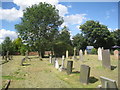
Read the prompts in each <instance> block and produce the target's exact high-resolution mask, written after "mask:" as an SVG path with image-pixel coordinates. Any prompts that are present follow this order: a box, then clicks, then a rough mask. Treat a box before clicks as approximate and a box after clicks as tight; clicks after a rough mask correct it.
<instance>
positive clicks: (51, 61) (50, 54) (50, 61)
mask: <svg viewBox="0 0 120 90" xmlns="http://www.w3.org/2000/svg"><path fill="white" fill-rule="evenodd" d="M50 63H52V55H51V54H50Z"/></svg>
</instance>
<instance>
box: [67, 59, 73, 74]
mask: <svg viewBox="0 0 120 90" xmlns="http://www.w3.org/2000/svg"><path fill="white" fill-rule="evenodd" d="M72 67H73V61H67V74H68V75H69V74H71V73H72Z"/></svg>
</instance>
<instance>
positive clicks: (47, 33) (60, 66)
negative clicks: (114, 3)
mask: <svg viewBox="0 0 120 90" xmlns="http://www.w3.org/2000/svg"><path fill="white" fill-rule="evenodd" d="M13 1H14V3H15V2H17V1H16V0H13ZM45 1H46V2H47V1H48V0H45ZM46 2H42V1H39V0H38V1H35V3H34V0H33V1H32V2H31V3H34V4H31V3H29V4H30V6H29V4H28V6H27V5H24V4H21V3H22V2H18V3H17V4H14V5H13V6H15V5H16V8H20V9H23V10H19V12H20V15H21V16H19V17H18V18H19V19H18V21H16V22H15V23H14V29H15V30H16V31H15V33H16V38H14V30H13V31H10V32H12V35H9V34H8V33H9V31H8V32H7V34H6V33H4V32H3V31H7V30H4V29H2V30H0V32H1V33H4V35H2V34H1V33H0V89H2V90H9V89H13V88H20V89H24V88H28V89H36V88H38V89H39V88H53V89H55V88H65V89H66V88H84V89H86V88H87V89H88V88H93V89H98V90H103V89H105V90H109V89H111V90H113V89H115V90H118V89H119V88H120V29H115V30H111V28H109V27H108V25H107V24H106V23H104V24H106V25H103V23H101V21H98V20H99V19H93V20H89V19H90V18H92V17H93V16H91V17H88V18H86V15H87V14H86V13H87V12H88V11H87V9H86V10H81V8H80V12H81V11H86V12H85V14H78V13H76V14H72V13H73V12H72V13H71V14H70V15H69V13H68V11H67V9H69V11H71V10H70V9H72V7H70V5H68V6H64V5H62V4H60V3H58V1H56V0H55V5H54V4H51V3H46ZM53 2H54V1H53ZM53 2H52V3H53ZM36 3H37V4H36ZM19 4H21V5H23V6H22V7H19ZM79 4H81V3H79ZM17 5H18V6H17ZM71 5H72V4H71ZM75 5H77V4H75ZM86 5H87V4H86ZM91 5H92V4H91ZM105 5H106V3H105ZM110 5H111V4H110ZM8 6H9V5H8ZM73 6H74V4H73ZM93 6H94V5H93ZM95 6H97V4H95ZM61 7H62V8H61ZM75 7H76V6H75ZM78 7H81V5H78ZM87 7H88V5H87ZM100 7H101V8H102V6H100ZM76 9H79V8H76ZM88 9H89V7H88ZM92 9H96V8H95V7H93V8H92ZM92 9H91V10H92ZM117 9H118V7H117ZM117 9H116V10H117ZM14 10H15V11H18V9H15V8H14V7H13V8H12V10H11V11H14ZM61 10H64V12H66V13H65V14H64V15H61V13H60V12H61ZM96 10H97V9H96ZM1 11H2V10H1ZM92 11H94V10H92ZM101 11H103V9H101ZM97 12H98V11H97ZM105 12H106V11H105ZM114 12H115V10H114V9H111V11H109V12H108V14H106V15H108V16H109V15H110V13H111V14H112V13H114ZM14 13H15V12H14ZM14 13H13V14H14ZM91 13H92V14H91V15H95V17H96V16H97V15H96V14H95V13H94V12H91ZM5 14H6V13H5ZM8 14H9V13H8ZM62 14H63V13H62ZM114 14H115V13H114ZM18 15H19V14H18ZM100 15H102V14H100ZM7 16H8V15H7ZM14 16H16V15H13V16H12V17H14ZM102 16H103V15H102ZM76 17H77V18H76ZM98 17H99V16H98ZM109 17H110V16H109ZM109 17H108V18H109ZM113 17H114V16H113ZM5 18H6V17H5ZM102 19H103V18H102ZM10 20H12V19H10ZM13 20H14V19H13ZM103 20H104V19H103ZM106 20H107V19H106ZM73 21H74V22H73ZM83 21H84V22H83ZM107 22H110V23H111V24H112V22H115V21H112V22H111V21H107ZM9 23H10V22H9ZM6 25H7V24H6ZM11 25H12V24H11ZM68 26H69V27H68ZM75 27H76V28H75ZM12 28H13V27H12ZM69 28H70V29H69ZM3 36H4V38H3Z"/></svg>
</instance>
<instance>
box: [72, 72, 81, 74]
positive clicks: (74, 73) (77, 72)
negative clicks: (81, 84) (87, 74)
mask: <svg viewBox="0 0 120 90" xmlns="http://www.w3.org/2000/svg"><path fill="white" fill-rule="evenodd" d="M77 73H80V71H74V72H72V74H77Z"/></svg>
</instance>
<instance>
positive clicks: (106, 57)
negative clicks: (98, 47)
mask: <svg viewBox="0 0 120 90" xmlns="http://www.w3.org/2000/svg"><path fill="white" fill-rule="evenodd" d="M102 66H103V67H105V68H108V69H110V70H111V62H110V51H109V49H107V50H102Z"/></svg>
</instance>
